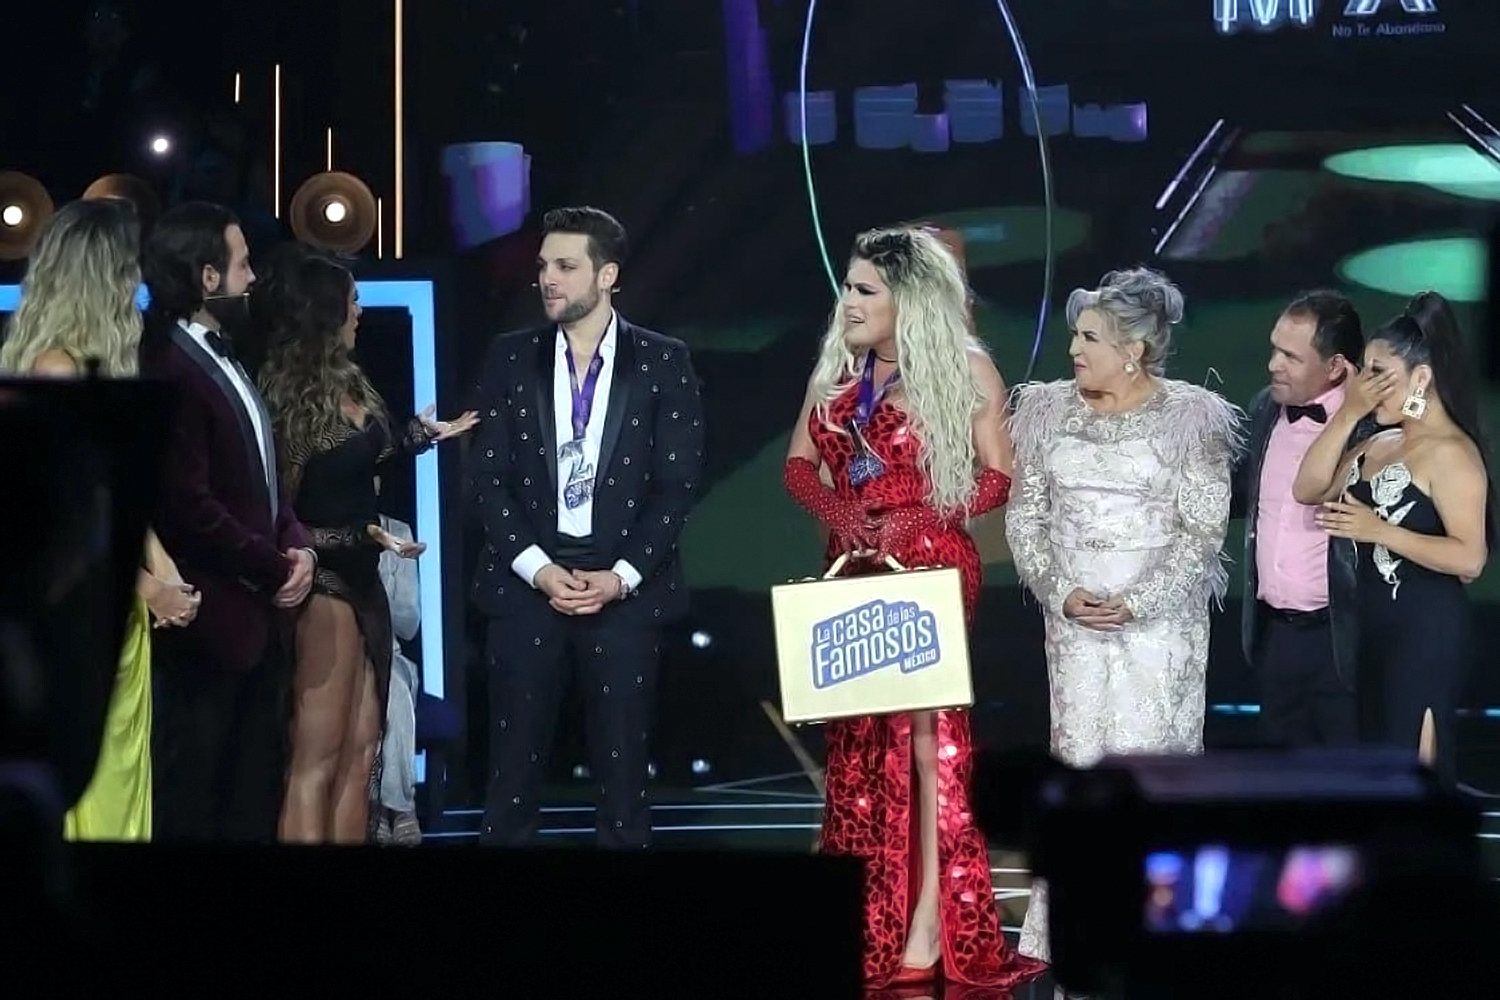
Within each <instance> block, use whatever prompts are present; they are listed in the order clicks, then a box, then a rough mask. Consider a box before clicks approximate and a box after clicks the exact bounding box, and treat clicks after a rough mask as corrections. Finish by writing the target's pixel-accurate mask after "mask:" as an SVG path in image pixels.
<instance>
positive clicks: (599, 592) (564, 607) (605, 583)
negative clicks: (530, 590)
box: [534, 563, 625, 615]
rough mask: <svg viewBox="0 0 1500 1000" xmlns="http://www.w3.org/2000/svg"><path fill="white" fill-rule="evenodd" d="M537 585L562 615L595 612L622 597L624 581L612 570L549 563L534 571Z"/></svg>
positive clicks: (553, 607)
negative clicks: (570, 567)
mask: <svg viewBox="0 0 1500 1000" xmlns="http://www.w3.org/2000/svg"><path fill="white" fill-rule="evenodd" d="M534 582H535V583H536V588H537V589H538V590H540V591H541V592H542V593H544V594H546V595H547V603H548V604H551V605H552V609H553V610H554V611H556V612H558V613H559V614H564V615H597V614H598V613H599V612H600V611H602V610H604V606H605V605H606V604H610V603H613V602H614V601H618V600H619V599H620V598H622V597H624V596H625V581H624V580H622V579H621V578H620V576H619V574H617V573H615V572H613V571H612V570H607V569H600V570H583V569H564V568H563V567H561V566H559V565H557V564H556V563H552V564H551V565H549V566H543V567H542V568H541V569H540V570H538V571H537V574H536V580H535V581H534Z"/></svg>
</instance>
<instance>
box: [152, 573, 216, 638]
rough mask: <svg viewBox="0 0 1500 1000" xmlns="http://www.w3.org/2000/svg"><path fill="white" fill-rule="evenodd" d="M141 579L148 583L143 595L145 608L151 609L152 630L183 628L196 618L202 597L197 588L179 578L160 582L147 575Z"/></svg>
mask: <svg viewBox="0 0 1500 1000" xmlns="http://www.w3.org/2000/svg"><path fill="white" fill-rule="evenodd" d="M142 579H143V580H148V581H149V583H148V586H147V589H146V590H145V591H144V594H145V598H146V607H148V608H150V609H151V617H152V619H153V621H152V622H151V627H152V628H185V627H187V626H188V625H191V624H192V623H193V619H194V618H197V617H198V605H200V604H202V603H203V595H202V594H200V593H199V592H198V588H197V587H194V586H193V585H192V584H189V583H184V582H183V581H182V578H181V577H174V578H173V579H170V580H162V579H159V578H157V577H155V576H149V574H148V575H147V576H143V577H142Z"/></svg>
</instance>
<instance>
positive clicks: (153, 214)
mask: <svg viewBox="0 0 1500 1000" xmlns="http://www.w3.org/2000/svg"><path fill="white" fill-rule="evenodd" d="M83 198H84V200H85V201H88V200H91V199H94V198H120V199H122V200H124V201H128V202H130V203H131V204H132V205H134V206H135V214H136V216H137V217H138V218H139V219H140V220H141V225H142V226H143V227H145V228H147V229H149V228H150V227H151V226H153V225H155V223H156V220H157V219H158V218H159V217H160V216H161V199H160V198H158V197H157V196H156V191H155V189H153V188H152V187H151V185H150V184H148V183H146V182H145V181H143V180H142V179H141V178H139V177H136V176H135V175H134V174H105V175H104V176H103V177H101V178H99V179H98V180H96V181H94V183H92V184H90V185H89V186H88V187H87V188H85V189H84V191H83Z"/></svg>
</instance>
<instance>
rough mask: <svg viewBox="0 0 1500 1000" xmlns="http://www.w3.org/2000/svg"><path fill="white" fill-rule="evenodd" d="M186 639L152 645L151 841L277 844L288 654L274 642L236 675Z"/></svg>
mask: <svg viewBox="0 0 1500 1000" xmlns="http://www.w3.org/2000/svg"><path fill="white" fill-rule="evenodd" d="M163 631H165V630H161V631H158V632H157V633H156V636H162V632H163ZM182 638H183V637H178V636H170V637H163V641H157V642H155V643H153V647H154V648H153V650H152V657H151V665H152V670H153V673H154V683H153V692H152V693H153V699H154V705H153V706H152V769H153V772H154V773H153V775H152V781H153V787H154V791H153V796H152V809H153V813H154V815H153V817H152V835H153V838H154V839H156V840H218V841H235V842H241V843H275V842H276V826H277V820H278V819H279V817H280V813H281V802H282V798H283V796H284V793H285V775H286V763H287V757H286V753H287V739H288V728H287V722H288V701H287V697H288V693H289V685H288V680H289V677H288V672H289V669H290V658H289V657H287V656H286V655H285V653H284V652H283V651H282V650H281V649H280V648H279V645H278V644H277V642H276V641H275V639H274V638H273V639H272V641H271V642H269V643H267V652H266V654H265V656H264V657H263V658H262V660H261V662H260V664H258V665H257V666H256V668H255V669H254V670H252V671H250V672H248V673H232V672H229V671H224V670H219V669H216V668H215V667H214V666H212V665H210V664H208V663H205V662H203V661H202V660H200V659H199V658H198V657H199V656H201V651H199V650H196V649H195V648H194V646H193V645H192V644H191V643H188V642H183V641H182ZM173 640H177V641H173Z"/></svg>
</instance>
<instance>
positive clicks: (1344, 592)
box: [1234, 291, 1370, 747]
mask: <svg viewBox="0 0 1500 1000" xmlns="http://www.w3.org/2000/svg"><path fill="white" fill-rule="evenodd" d="M1363 354H1364V335H1363V332H1362V330H1361V328H1360V321H1359V314H1358V313H1357V312H1356V311H1355V309H1354V306H1353V304H1351V303H1350V302H1349V300H1348V299H1347V298H1345V297H1344V296H1343V295H1341V294H1339V293H1338V292H1331V291H1315V292H1308V293H1305V294H1303V295H1299V296H1298V297H1297V298H1296V299H1294V300H1293V301H1292V303H1291V304H1290V305H1289V306H1287V308H1286V310H1285V311H1284V312H1283V313H1282V314H1281V317H1280V318H1279V319H1278V320H1277V321H1276V326H1275V327H1274V328H1273V329H1272V331H1271V361H1270V363H1269V365H1267V368H1268V370H1269V372H1270V376H1271V384H1270V385H1269V386H1267V387H1266V388H1265V389H1263V390H1261V391H1260V392H1259V393H1258V394H1257V395H1256V396H1255V398H1254V399H1253V400H1252V401H1251V403H1250V406H1249V408H1248V410H1247V421H1248V428H1247V434H1246V436H1247V440H1248V442H1249V447H1248V448H1247V449H1246V451H1245V454H1244V457H1243V458H1242V459H1241V460H1240V461H1239V463H1238V464H1237V465H1236V468H1235V477H1234V486H1235V489H1234V508H1235V511H1234V513H1235V516H1236V517H1239V516H1243V517H1244V518H1245V561H1244V564H1245V594H1244V599H1243V603H1244V613H1243V617H1242V621H1241V641H1242V645H1243V648H1244V652H1245V658H1246V660H1247V661H1248V662H1249V663H1250V665H1251V667H1252V668H1253V669H1254V670H1255V674H1256V677H1257V680H1258V681H1259V684H1260V693H1261V699H1260V703H1261V709H1260V713H1261V725H1262V729H1263V733H1264V736H1265V738H1266V740H1267V741H1268V742H1271V743H1273V744H1276V745H1278V746H1291V747H1301V746H1328V745H1347V744H1351V743H1354V742H1356V741H1357V738H1358V712H1357V706H1356V702H1355V650H1356V648H1357V643H1358V631H1357V630H1358V621H1357V620H1356V619H1355V617H1354V616H1355V603H1354V600H1353V596H1354V548H1353V546H1352V545H1350V544H1349V543H1348V542H1347V541H1342V540H1334V541H1333V542H1331V543H1330V540H1329V538H1328V535H1327V533H1326V532H1324V531H1322V530H1320V529H1319V528H1318V526H1317V525H1316V524H1314V523H1313V515H1314V513H1316V510H1317V508H1316V507H1310V506H1307V505H1304V504H1299V503H1297V502H1296V501H1295V500H1294V499H1293V498H1292V480H1293V479H1294V478H1296V475H1297V467H1298V466H1300V465H1301V464H1302V457H1303V456H1304V455H1306V454H1307V450H1308V448H1309V447H1311V445H1312V443H1313V441H1314V440H1316V438H1317V437H1318V435H1319V434H1320V433H1321V432H1322V430H1323V426H1324V424H1325V423H1327V420H1328V417H1329V416H1330V415H1331V414H1333V413H1334V412H1335V411H1337V410H1338V408H1339V407H1340V406H1341V405H1342V404H1343V402H1344V383H1345V380H1346V379H1347V378H1348V376H1349V375H1350V374H1351V373H1352V372H1354V371H1356V370H1357V366H1358V365H1359V363H1360V359H1361V358H1362V356H1363ZM1369 429H1370V428H1369V427H1368V426H1365V425H1363V424H1362V425H1361V428H1360V429H1359V430H1358V431H1356V432H1355V436H1356V438H1358V437H1361V436H1363V435H1364V434H1367V433H1369Z"/></svg>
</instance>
